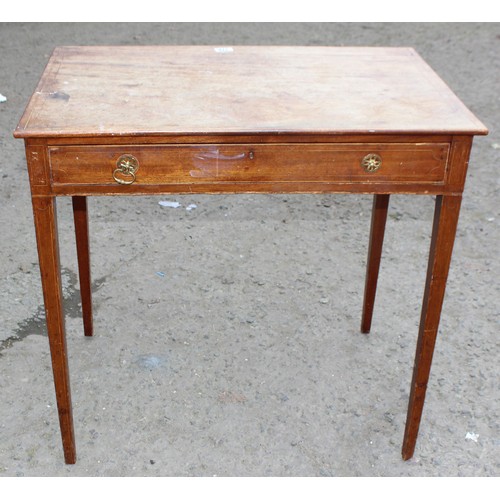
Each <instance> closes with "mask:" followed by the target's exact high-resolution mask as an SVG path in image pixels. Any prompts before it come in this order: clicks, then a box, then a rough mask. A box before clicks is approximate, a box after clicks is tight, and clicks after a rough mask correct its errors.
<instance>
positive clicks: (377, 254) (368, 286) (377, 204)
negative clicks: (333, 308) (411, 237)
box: [361, 194, 390, 333]
mask: <svg viewBox="0 0 500 500" xmlns="http://www.w3.org/2000/svg"><path fill="white" fill-rule="evenodd" d="M389 197H390V195H388V194H376V195H375V196H374V197H373V207H372V222H371V227H370V243H369V246H368V259H367V264H366V281H365V295H364V300H363V314H362V317H361V333H369V332H370V328H371V325H372V317H373V306H374V305H375V295H376V293H377V281H378V273H379V269H380V260H381V258H382V246H383V243H384V233H385V223H386V221H387V209H388V207H389Z"/></svg>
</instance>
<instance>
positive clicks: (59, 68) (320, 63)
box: [14, 46, 486, 137]
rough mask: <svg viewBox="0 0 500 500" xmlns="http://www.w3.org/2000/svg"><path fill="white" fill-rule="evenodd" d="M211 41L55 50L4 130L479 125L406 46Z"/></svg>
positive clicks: (481, 129) (351, 130) (51, 133)
mask: <svg viewBox="0 0 500 500" xmlns="http://www.w3.org/2000/svg"><path fill="white" fill-rule="evenodd" d="M220 49H221V48H220V47H213V46H194V47H186V46H164V47H160V46H115V47H98V46H94V47H92V46H89V47H78V46H74V47H57V48H56V49H55V50H54V52H53V54H52V56H51V58H50V60H49V62H48V64H47V67H46V69H45V72H44V73H43V75H42V78H41V80H40V82H39V84H38V86H37V89H36V91H35V93H34V94H33V97H32V99H31V101H30V102H29V104H28V106H27V108H26V111H25V113H24V115H23V117H22V119H21V121H20V123H19V126H18V127H17V129H16V131H15V134H14V135H15V136H16V137H57V136H66V137H67V136H78V137H83V136H100V137H102V136H116V135H133V136H134V135H135V136H137V135H140V136H147V135H155V134H156V135H171V134H174V135H177V134H195V135H196V134H199V135H205V134H217V133H220V134H231V133H259V134H260V133H265V134H269V133H272V134H277V133H279V134H282V133H301V134H307V133H321V132H324V133H329V134H356V133H363V134H376V133H391V132H396V133H406V134H409V133H430V132H432V133H453V134H457V133H463V134H484V133H486V127H485V126H484V125H483V124H482V123H481V122H480V121H479V120H478V119H477V118H476V117H474V115H473V114H472V113H471V112H470V111H469V110H468V109H467V108H466V107H465V106H464V105H463V104H462V103H461V101H460V100H459V99H458V98H457V97H456V96H455V94H454V93H453V92H452V91H451V90H450V89H449V88H448V86H447V85H446V84H445V83H444V82H443V81H442V80H441V79H440V78H439V77H438V76H437V75H436V74H435V73H434V71H433V70H432V69H431V68H430V67H429V66H428V65H427V64H426V63H425V62H424V61H423V60H422V59H421V58H420V56H419V55H418V54H417V53H416V52H415V50H413V49H411V48H404V47H403V48H399V47H299V46H296V47H279V46H258V47H255V46H236V47H228V48H225V50H224V48H223V50H220Z"/></svg>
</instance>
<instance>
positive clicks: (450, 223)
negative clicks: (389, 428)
mask: <svg viewBox="0 0 500 500" xmlns="http://www.w3.org/2000/svg"><path fill="white" fill-rule="evenodd" d="M461 201H462V197H461V196H437V197H436V208H435V212H434V225H433V230H432V238H431V249H430V253H429V265H428V269H427V281H426V284H425V292H424V300H423V305H422V315H421V318H420V327H419V333H418V341H417V349H416V354H415V363H414V368H413V379H412V382H411V392H410V401H409V403H408V414H407V417H406V428H405V435H404V440H403V449H402V456H403V459H404V460H408V459H410V458H411V457H412V456H413V453H414V451H415V444H416V441H417V435H418V429H419V427H420V420H421V418H422V411H423V408H424V400H425V393H426V390H427V383H428V380H429V374H430V370H431V364H432V357H433V353H434V345H435V343H436V337H437V332H438V326H439V319H440V317H441V308H442V306H443V300H444V293H445V289H446V280H447V278H448V270H449V268H450V262H451V255H452V251H453V245H454V241H455V233H456V229H457V223H458V216H459V213H460V204H461Z"/></svg>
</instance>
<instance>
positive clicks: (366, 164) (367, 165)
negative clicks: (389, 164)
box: [361, 153, 382, 173]
mask: <svg viewBox="0 0 500 500" xmlns="http://www.w3.org/2000/svg"><path fill="white" fill-rule="evenodd" d="M361 166H362V167H363V168H364V169H365V172H369V173H371V172H376V171H377V170H378V169H379V168H380V167H381V166H382V158H381V157H380V156H379V155H377V154H375V153H370V154H368V155H366V156H365V157H364V158H363V159H362V160H361Z"/></svg>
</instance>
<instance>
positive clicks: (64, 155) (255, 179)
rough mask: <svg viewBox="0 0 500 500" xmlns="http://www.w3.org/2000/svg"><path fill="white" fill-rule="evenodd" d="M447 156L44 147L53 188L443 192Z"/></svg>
mask: <svg viewBox="0 0 500 500" xmlns="http://www.w3.org/2000/svg"><path fill="white" fill-rule="evenodd" d="M448 151H449V144H448V143H418V144H406V143H376V144H375V143H366V144H365V143H342V144H340V143H318V144H310V143H309V144H298V143H294V144H229V145H226V144H224V145H217V144H205V145H199V144H196V145H164V144H160V145H158V144H152V145H124V146H100V145H98V146H95V145H88V146H51V147H49V158H50V169H51V180H52V184H53V185H55V186H56V185H77V184H78V185H104V186H106V185H107V186H111V185H112V186H118V185H126V184H134V185H144V186H146V185H176V184H184V185H187V184H191V185H192V184H197V183H203V184H212V183H214V184H217V183H226V184H227V183H233V184H238V183H279V182H286V183H304V182H307V183H346V182H348V183H358V182H359V183H370V184H371V183H387V182H393V183H419V184H422V183H424V184H433V183H434V184H435V183H438V184H439V183H441V184H443V183H444V181H445V173H446V163H447V158H448ZM124 189H126V188H125V187H124Z"/></svg>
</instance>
